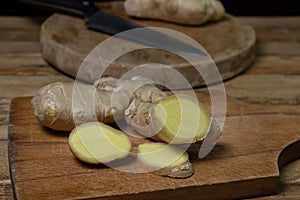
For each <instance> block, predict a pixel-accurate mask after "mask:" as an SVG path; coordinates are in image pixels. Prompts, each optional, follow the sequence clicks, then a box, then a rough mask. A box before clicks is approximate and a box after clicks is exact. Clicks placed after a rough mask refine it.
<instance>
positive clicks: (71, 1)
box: [21, 0, 206, 56]
mask: <svg viewBox="0 0 300 200" xmlns="http://www.w3.org/2000/svg"><path fill="white" fill-rule="evenodd" d="M21 1H22V2H24V3H29V4H31V5H36V6H39V7H43V8H48V9H49V8H51V9H53V10H55V11H60V12H67V13H70V14H75V15H77V16H82V17H84V18H85V24H86V27H87V28H89V29H92V30H96V31H100V32H103V33H106V34H109V35H116V36H118V37H121V38H123V39H126V40H130V41H134V42H138V43H141V44H145V45H148V46H151V47H154V48H159V49H164V50H169V51H174V52H176V53H180V54H189V55H193V56H205V55H206V53H204V52H202V51H201V50H200V49H198V48H195V47H193V46H192V45H189V44H188V43H186V42H184V41H182V40H179V39H176V38H174V37H171V36H168V35H165V34H163V33H160V32H158V31H154V30H152V29H150V28H146V27H143V26H141V25H138V24H135V23H133V22H130V21H128V20H126V19H124V18H121V17H118V16H115V15H111V14H109V13H106V12H103V11H101V10H100V9H99V8H98V7H97V6H96V5H95V1H92V0H21ZM100 1H101V0H100ZM104 1H113V0H102V2H104ZM135 28H143V29H139V31H131V32H130V33H128V34H126V33H123V34H118V33H121V32H124V31H128V30H131V29H135Z"/></svg>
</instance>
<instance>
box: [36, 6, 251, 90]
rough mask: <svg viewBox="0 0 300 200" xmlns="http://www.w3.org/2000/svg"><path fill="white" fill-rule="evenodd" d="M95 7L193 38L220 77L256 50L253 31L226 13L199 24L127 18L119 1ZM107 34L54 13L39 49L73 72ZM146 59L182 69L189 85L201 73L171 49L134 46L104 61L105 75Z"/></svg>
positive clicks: (85, 76)
mask: <svg viewBox="0 0 300 200" xmlns="http://www.w3.org/2000/svg"><path fill="white" fill-rule="evenodd" d="M100 7H101V8H102V10H104V11H106V12H108V13H112V14H114V15H118V16H121V17H123V18H125V19H128V20H130V21H133V22H135V23H137V24H140V25H143V26H146V27H147V26H149V27H161V28H167V29H171V30H175V31H178V32H180V33H183V34H186V35H187V36H189V37H191V38H193V39H194V40H195V41H197V42H198V43H199V44H200V45H202V46H203V47H204V48H205V49H206V50H207V52H208V53H209V54H210V56H211V57H212V59H213V60H214V62H215V63H216V64H217V67H218V69H219V71H220V73H221V75H222V78H223V79H224V80H225V79H228V78H231V77H233V76H235V75H237V74H239V73H240V72H242V71H244V70H245V69H247V67H248V66H249V64H250V63H251V62H252V61H253V59H254V56H255V55H254V54H255V49H254V45H255V31H254V30H253V29H252V28H251V27H250V26H248V25H247V24H245V23H243V22H241V21H240V20H238V19H236V18H235V17H233V16H230V15H226V17H225V18H224V19H223V20H221V21H219V22H215V23H208V24H205V25H202V26H182V25H176V24H172V23H166V22H161V21H152V20H138V19H133V18H129V17H128V16H127V15H126V13H125V11H124V8H123V2H109V3H102V4H100ZM108 37H110V36H109V35H107V34H103V33H100V32H95V31H91V30H88V29H87V28H86V27H85V25H84V20H82V19H81V18H76V17H71V16H67V15H62V14H54V15H52V16H50V17H49V18H48V19H47V20H46V21H45V22H44V23H43V24H42V27H41V33H40V40H41V47H42V54H43V56H44V58H45V59H46V60H47V61H49V62H50V63H51V64H52V65H54V66H56V67H57V68H58V69H60V70H61V71H63V72H65V73H66V74H68V75H71V76H73V77H76V75H77V71H78V69H79V67H80V65H81V63H82V61H83V60H84V58H85V57H86V55H87V54H88V53H89V52H90V51H91V50H92V49H93V48H94V47H96V46H97V45H98V44H100V43H101V42H102V41H104V40H105V39H107V38H108ZM122 45H123V46H122ZM132 46H133V44H128V43H125V42H124V41H123V42H122V41H119V40H117V41H115V42H114V43H113V44H111V45H109V46H108V48H107V52H112V53H113V52H115V51H116V50H115V48H130V47H132ZM105 59H106V58H105V57H104V58H101V61H100V62H99V65H100V66H98V65H96V66H91V67H97V68H98V67H103V66H102V65H104V63H106V62H105ZM151 62H154V63H161V64H165V65H168V66H171V67H173V68H174V69H176V70H178V71H179V72H180V73H181V74H183V75H184V76H185V77H186V78H187V80H189V82H190V83H191V85H192V86H195V87H196V86H202V85H204V82H203V80H202V78H201V76H200V75H199V74H198V73H197V72H196V70H195V69H194V67H193V66H191V64H189V63H188V62H186V60H184V59H183V58H182V57H180V56H179V55H176V54H174V53H171V52H167V51H162V50H157V49H148V50H136V51H132V52H130V53H127V54H124V55H121V56H120V57H119V58H118V59H116V60H115V61H114V62H113V63H112V64H111V65H110V66H109V68H108V69H107V70H106V72H105V74H104V75H107V76H113V77H118V78H119V77H121V76H122V75H123V74H124V73H125V72H127V71H129V70H130V69H132V68H133V67H135V66H138V65H141V64H145V63H151ZM97 64H98V63H97ZM90 71H93V70H90V69H89V70H86V73H84V72H83V73H80V75H79V77H78V78H80V79H82V80H84V81H89V82H90V81H93V80H95V79H97V78H98V77H94V76H95V75H94V73H89V72H90Z"/></svg>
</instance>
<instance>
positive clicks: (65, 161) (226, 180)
mask: <svg viewBox="0 0 300 200" xmlns="http://www.w3.org/2000/svg"><path fill="white" fill-rule="evenodd" d="M198 95H199V100H200V99H201V103H203V104H205V105H207V106H208V107H209V105H208V104H209V102H210V98H209V94H208V92H204V91H203V92H201V93H200V92H199V93H198ZM30 100H31V98H30V97H29V98H16V99H13V100H12V106H11V115H10V130H9V136H10V140H9V155H10V156H9V158H10V166H11V172H12V174H11V176H12V181H13V186H14V191H15V195H16V198H17V199H41V198H43V199H53V198H54V199H72V198H79V199H91V198H104V199H117V198H120V197H122V198H123V199H130V198H134V199H153V198H155V199H165V196H163V195H162V194H164V193H165V194H167V195H168V198H171V199H181V198H183V197H186V198H188V199H216V198H217V199H229V198H233V199H236V198H245V197H253V196H263V195H268V194H274V193H276V192H277V191H278V189H279V187H278V185H279V171H278V163H279V167H281V166H283V165H285V164H286V163H288V162H290V161H292V160H295V159H297V158H300V154H299V153H298V152H299V150H300V131H299V130H300V125H299V121H300V116H299V115H293V114H282V113H274V112H273V111H268V110H267V109H264V108H263V107H255V106H249V105H248V104H244V103H240V102H239V101H236V100H231V99H230V98H229V99H228V105H227V108H228V110H227V116H226V124H225V128H224V130H223V134H222V136H221V138H220V140H219V141H218V144H217V146H216V147H215V148H214V149H213V151H212V152H211V153H210V154H209V155H208V156H207V157H206V158H205V159H203V160H199V159H198V151H199V149H198V148H193V149H191V150H190V157H191V162H192V164H193V166H194V170H195V172H194V175H193V176H192V177H191V178H187V179H176V180H175V179H170V178H167V177H159V176H155V175H151V174H135V173H133V174H132V173H125V172H120V171H118V170H115V169H111V168H108V167H105V166H103V165H100V166H91V165H85V164H83V163H81V162H79V161H78V160H76V159H75V158H74V156H73V155H72V153H71V152H70V150H69V146H68V143H67V142H68V133H61V132H55V131H50V130H49V129H45V128H43V127H42V126H41V125H40V124H39V122H38V121H37V120H36V118H35V116H34V114H33V110H32V107H31V104H30ZM286 124H289V125H288V126H286ZM281 127H285V128H284V130H283V129H281ZM143 142H144V141H143V140H142V141H139V140H138V139H135V140H134V141H133V145H134V146H135V145H137V144H140V143H143ZM132 162H134V161H132ZM127 164H128V163H127ZM145 180H147V181H146V184H142V182H144V181H145ZM55 183H60V184H59V185H56V186H51V187H50V185H52V184H55ZM128 183H131V184H128ZM79 188H80V189H79ZM145 194H147V195H145Z"/></svg>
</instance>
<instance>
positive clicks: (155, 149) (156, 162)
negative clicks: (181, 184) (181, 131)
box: [138, 142, 194, 178]
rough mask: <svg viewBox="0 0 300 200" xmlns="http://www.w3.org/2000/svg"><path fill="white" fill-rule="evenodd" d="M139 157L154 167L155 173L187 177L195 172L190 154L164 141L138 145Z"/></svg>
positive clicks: (147, 164) (173, 176)
mask: <svg viewBox="0 0 300 200" xmlns="http://www.w3.org/2000/svg"><path fill="white" fill-rule="evenodd" d="M138 159H139V160H140V161H141V162H142V163H143V164H145V165H146V166H149V167H151V168H153V174H156V175H161V176H168V177H172V178H187V177H189V176H191V175H192V174H193V172H194V170H193V166H192V164H191V163H190V161H189V155H188V154H187V152H185V151H184V150H183V149H181V148H179V147H177V146H174V145H170V144H165V143H162V142H151V143H144V144H140V145H139V146H138Z"/></svg>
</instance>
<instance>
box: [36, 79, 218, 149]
mask: <svg viewBox="0 0 300 200" xmlns="http://www.w3.org/2000/svg"><path fill="white" fill-rule="evenodd" d="M74 91H77V93H76V94H77V95H75V96H74V95H73V92H74ZM91 97H93V98H94V99H92V98H91ZM93 100H94V101H93ZM31 102H32V106H33V108H34V113H35V115H36V117H37V118H38V120H39V121H40V122H41V124H42V125H44V126H46V127H49V128H51V129H54V130H62V131H71V130H72V129H73V128H75V126H76V125H80V124H83V123H86V122H91V121H95V119H96V120H97V121H100V122H103V123H112V122H114V121H116V120H118V119H121V118H124V119H125V121H126V122H127V124H128V125H130V126H131V127H133V128H134V130H136V131H137V132H138V133H140V134H142V135H144V136H145V137H148V138H150V137H151V138H153V139H154V140H157V141H163V142H166V143H172V144H188V143H195V142H198V141H202V140H203V139H204V138H205V136H206V133H207V132H208V131H211V130H214V132H216V134H218V133H217V132H219V131H220V130H219V128H218V126H217V124H216V123H213V122H214V120H212V119H211V118H210V116H209V114H208V113H207V112H206V110H205V109H204V108H203V107H202V106H201V105H200V104H199V103H198V101H197V100H194V99H192V98H188V97H182V96H178V97H177V96H167V95H166V94H165V93H164V92H163V91H162V90H160V89H159V88H157V87H156V86H155V85H154V84H153V83H152V82H151V81H149V80H147V79H144V78H141V77H134V78H132V79H130V80H118V79H115V78H112V77H104V78H101V79H99V80H98V81H96V82H95V83H94V85H87V84H83V83H77V84H74V83H72V82H68V83H61V82H57V83H52V84H50V85H47V86H45V87H43V88H41V89H40V90H39V92H38V93H37V94H36V95H35V96H34V97H33V99H32V101H31ZM73 103H76V104H75V106H73V107H72V104H73ZM75 122H76V125H75Z"/></svg>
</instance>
